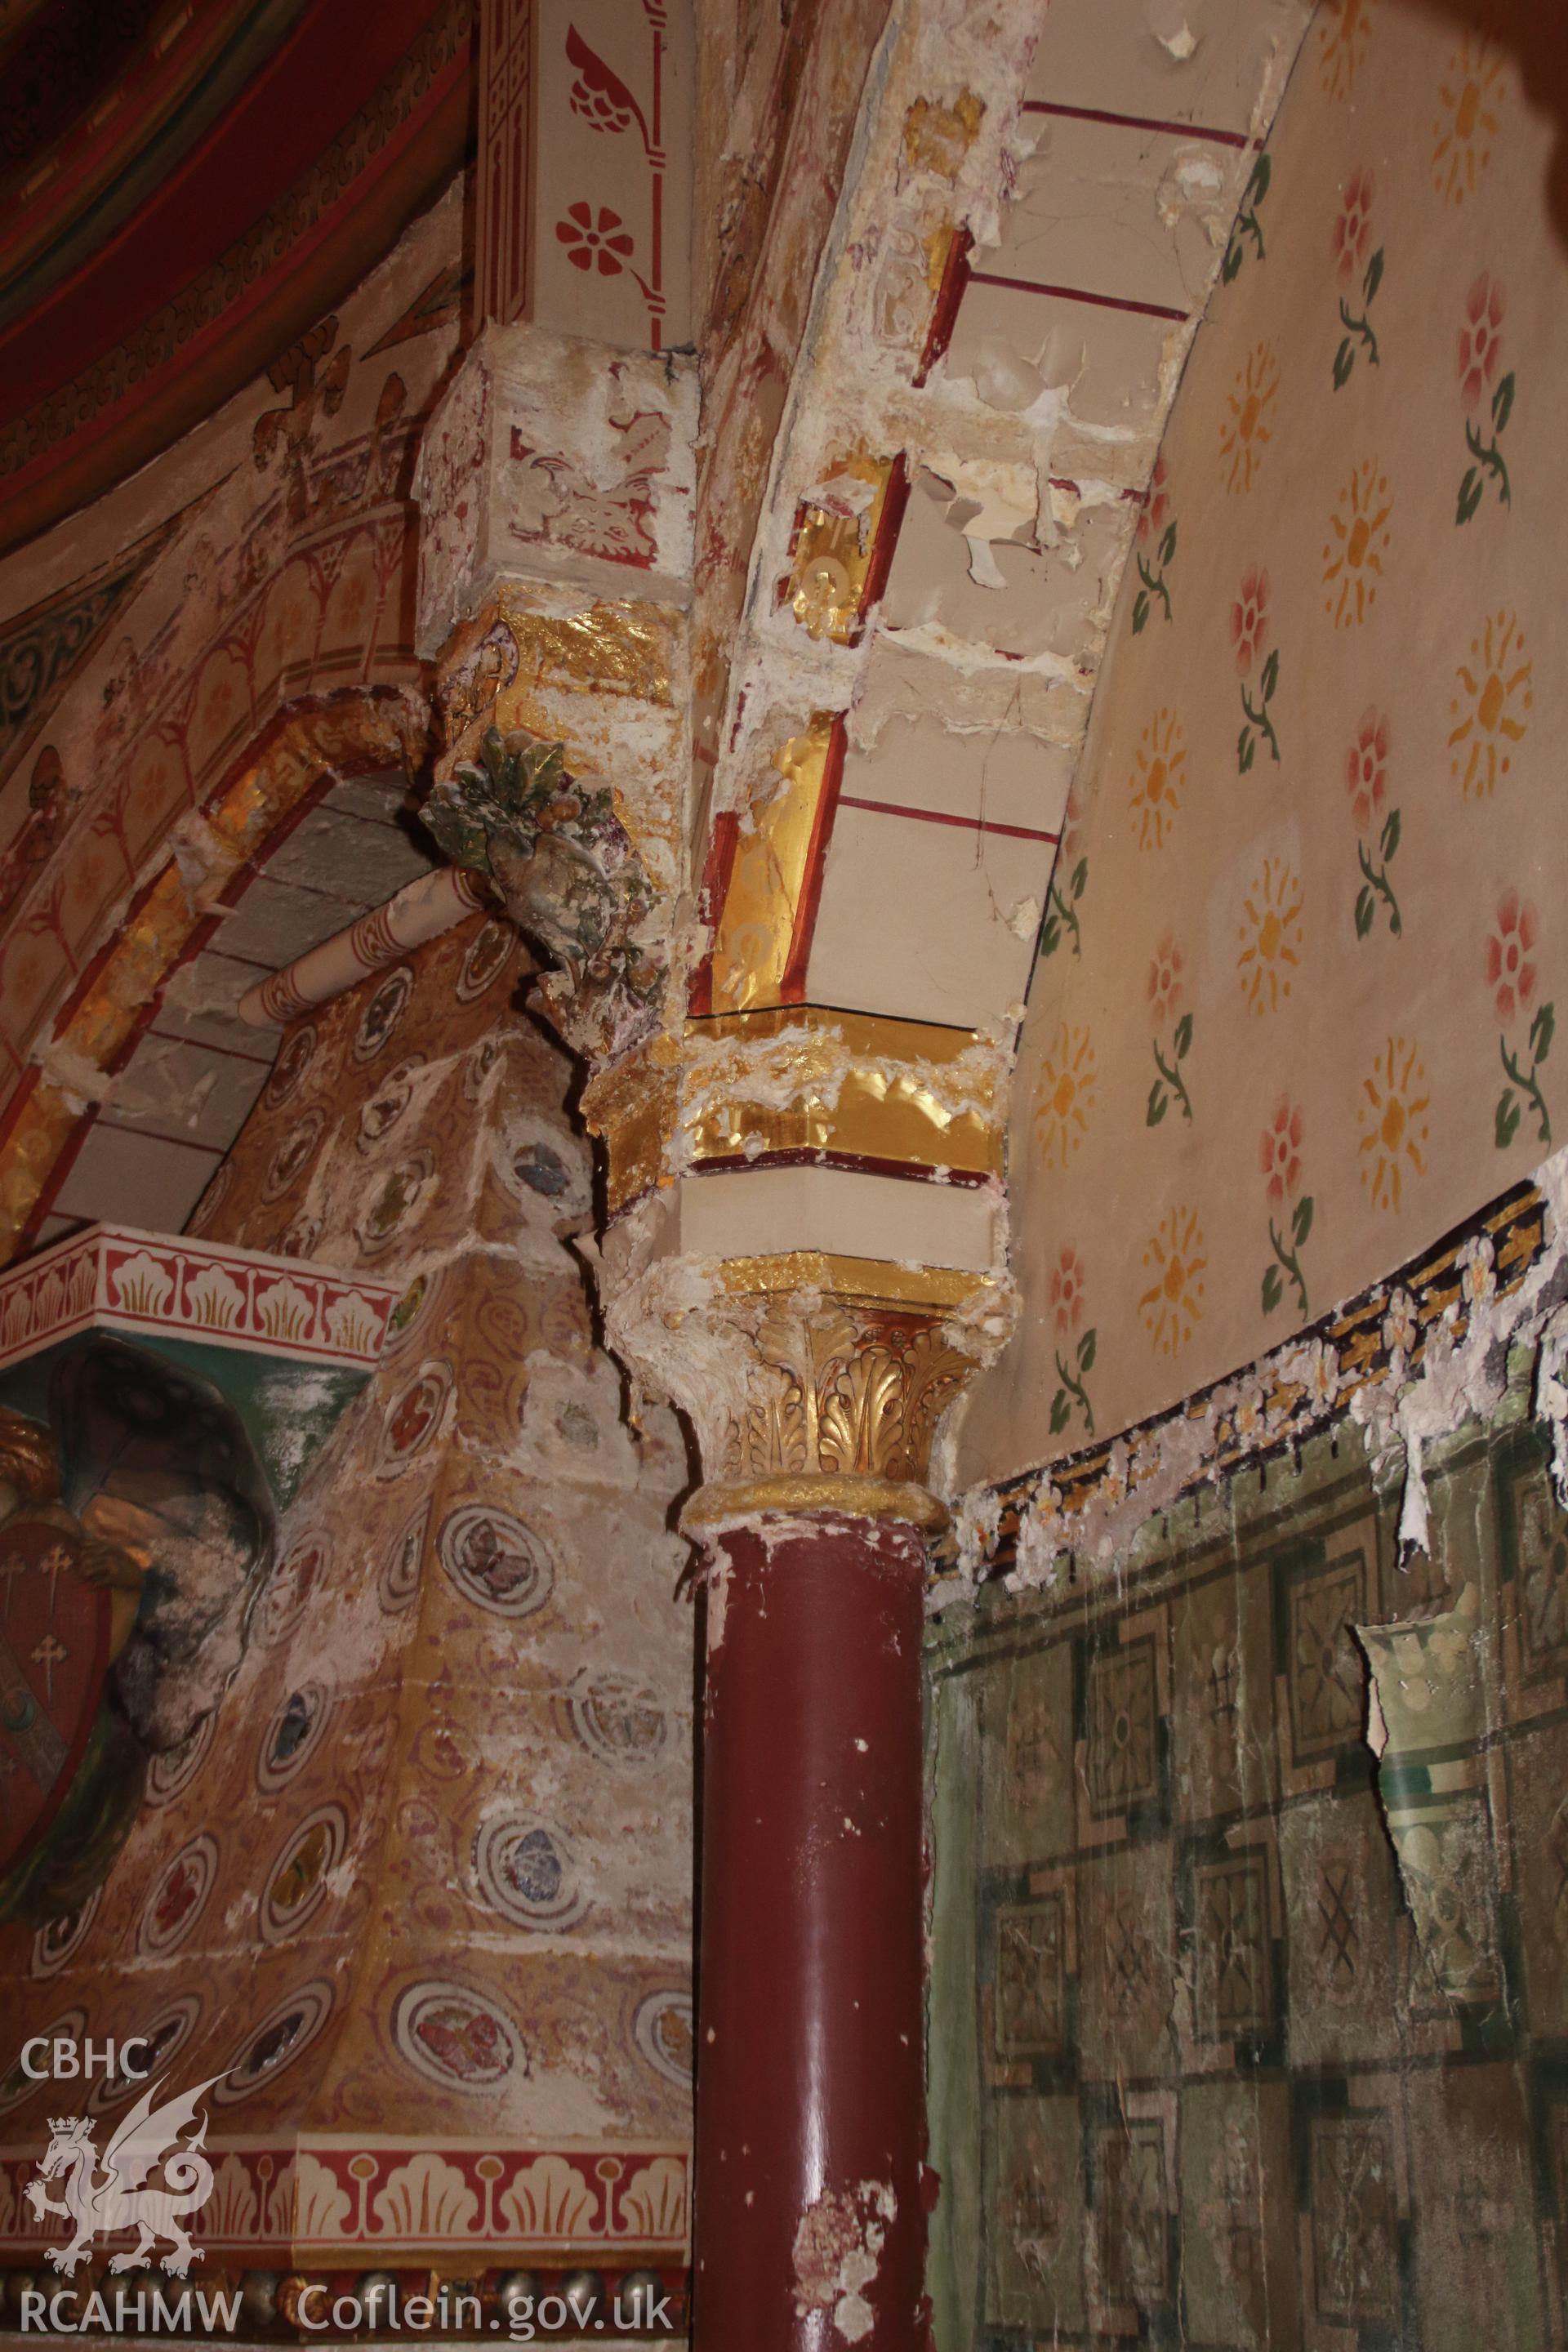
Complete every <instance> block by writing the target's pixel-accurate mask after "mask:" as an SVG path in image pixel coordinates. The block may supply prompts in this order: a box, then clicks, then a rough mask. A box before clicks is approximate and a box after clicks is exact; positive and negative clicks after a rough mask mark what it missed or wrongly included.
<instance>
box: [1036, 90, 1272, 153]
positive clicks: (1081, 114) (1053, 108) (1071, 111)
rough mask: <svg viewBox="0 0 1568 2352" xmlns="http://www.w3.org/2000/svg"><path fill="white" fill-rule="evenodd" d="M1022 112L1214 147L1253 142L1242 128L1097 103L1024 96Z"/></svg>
mask: <svg viewBox="0 0 1568 2352" xmlns="http://www.w3.org/2000/svg"><path fill="white" fill-rule="evenodd" d="M1023 111H1024V112H1025V113H1026V114H1055V115H1059V116H1061V117H1062V118H1063V120H1064V121H1068V122H1108V123H1110V124H1111V125H1112V126H1113V128H1114V129H1116V130H1118V131H1166V132H1168V133H1169V134H1170V136H1171V137H1172V138H1173V139H1207V140H1210V141H1212V142H1213V143H1214V144H1215V146H1216V147H1250V146H1252V145H1254V144H1255V143H1256V142H1254V141H1253V140H1252V139H1251V138H1249V137H1248V135H1247V132H1246V131H1215V130H1213V129H1212V128H1210V127H1209V126H1208V125H1206V124H1205V123H1202V122H1163V121H1160V119H1159V117H1158V116H1157V115H1150V114H1112V113H1111V112H1110V110H1108V109H1107V108H1104V107H1100V106H1058V105H1057V104H1056V103H1055V102H1054V100H1051V99H1048V98H1026V100H1024V105H1023Z"/></svg>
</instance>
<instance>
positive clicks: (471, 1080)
mask: <svg viewBox="0 0 1568 2352" xmlns="http://www.w3.org/2000/svg"><path fill="white" fill-rule="evenodd" d="M505 1050H506V1048H505V1045H504V1043H503V1041H502V1039H500V1037H481V1038H480V1040H479V1044H478V1045H476V1046H475V1047H474V1050H473V1052H472V1053H471V1054H470V1055H468V1060H467V1061H466V1062H465V1063H464V1064H463V1093H464V1095H465V1096H466V1097H467V1098H468V1101H469V1102H478V1101H479V1097H480V1096H481V1095H482V1094H483V1093H484V1090H485V1080H486V1079H487V1078H488V1077H489V1074H490V1072H491V1071H492V1070H493V1069H494V1068H495V1066H496V1064H497V1063H498V1062H499V1061H500V1057H501V1055H502V1054H503V1053H504V1052H505Z"/></svg>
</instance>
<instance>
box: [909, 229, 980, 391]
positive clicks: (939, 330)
mask: <svg viewBox="0 0 1568 2352" xmlns="http://www.w3.org/2000/svg"><path fill="white" fill-rule="evenodd" d="M973 243H974V239H973V236H971V235H970V233H969V231H968V230H967V229H966V228H961V229H960V230H959V232H958V234H957V236H955V237H954V238H953V240H952V244H951V245H950V246H949V247H948V249H947V259H946V261H945V262H944V263H943V265H942V284H941V285H940V286H939V287H938V289H937V296H936V306H935V308H934V310H932V312H931V326H930V329H929V331H928V332H927V334H926V339H925V347H924V349H923V350H922V351H921V363H920V365H919V367H918V368H917V369H916V370H915V374H914V384H915V390H916V391H917V392H918V391H919V390H920V388H921V385H922V384H923V383H924V382H925V380H926V378H927V376H929V375H930V373H931V370H932V368H933V367H935V365H936V363H937V362H938V360H939V359H941V357H942V353H943V352H945V351H946V349H947V347H948V345H949V343H951V342H952V331H953V328H954V327H955V326H956V325H957V323H958V308H959V304H960V303H961V302H962V301H963V289H964V288H965V287H966V286H967V285H968V283H969V254H970V248H971V247H972V246H973Z"/></svg>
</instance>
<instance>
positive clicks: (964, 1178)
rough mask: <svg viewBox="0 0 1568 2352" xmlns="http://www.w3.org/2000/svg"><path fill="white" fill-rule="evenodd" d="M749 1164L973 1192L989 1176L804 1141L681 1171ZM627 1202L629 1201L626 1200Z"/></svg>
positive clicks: (728, 1171) (710, 1172)
mask: <svg viewBox="0 0 1568 2352" xmlns="http://www.w3.org/2000/svg"><path fill="white" fill-rule="evenodd" d="M752 1168H832V1169H835V1170H837V1171H838V1172H839V1173H840V1174H841V1175H850V1176H893V1177H897V1178H898V1179H899V1180H900V1181H901V1182H906V1183H910V1184H945V1185H951V1186H952V1189H953V1190H954V1191H955V1192H978V1191H979V1190H980V1189H981V1187H982V1186H983V1185H986V1184H989V1183H990V1181H991V1177H990V1175H989V1173H988V1171H986V1170H984V1169H983V1168H945V1167H944V1168H942V1169H939V1168H938V1167H937V1166H936V1164H935V1162H934V1161H932V1160H886V1159H882V1158H880V1157H879V1156H878V1155H877V1154H875V1153H872V1152H868V1151H835V1150H830V1149H829V1148H828V1147H827V1146H826V1145H825V1144H812V1143H805V1144H800V1145H798V1146H791V1147H789V1148H787V1149H784V1150H778V1151H759V1152H757V1153H755V1154H754V1155H751V1154H748V1153H746V1152H744V1151H728V1152H721V1153H717V1154H715V1155H713V1156H711V1157H710V1158H705V1159H702V1160H693V1161H692V1162H691V1164H690V1166H689V1168H688V1169H687V1170H686V1171H685V1173H686V1174H687V1175H688V1176H733V1175H734V1174H735V1173H736V1172H737V1171H739V1170H742V1169H752ZM627 1205H628V1206H629V1205H630V1204H629V1203H628V1204H627Z"/></svg>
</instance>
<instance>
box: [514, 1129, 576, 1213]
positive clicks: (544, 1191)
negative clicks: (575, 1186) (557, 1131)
mask: <svg viewBox="0 0 1568 2352" xmlns="http://www.w3.org/2000/svg"><path fill="white" fill-rule="evenodd" d="M507 1164H508V1166H509V1167H510V1170H511V1175H512V1181H513V1183H514V1184H518V1185H521V1187H522V1189H523V1191H524V1192H537V1193H538V1194H539V1196H540V1198H541V1199H542V1200H544V1201H559V1200H560V1199H561V1197H562V1195H563V1193H565V1192H570V1191H571V1190H572V1171H571V1170H570V1169H569V1168H568V1167H567V1165H566V1162H565V1161H564V1160H563V1159H562V1157H561V1154H560V1153H559V1152H558V1151H556V1150H553V1149H552V1146H551V1145H550V1144H548V1143H520V1144H519V1145H518V1147H517V1150H515V1151H514V1152H512V1153H511V1155H510V1159H509V1160H508V1163H507Z"/></svg>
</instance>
